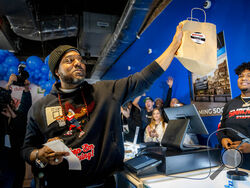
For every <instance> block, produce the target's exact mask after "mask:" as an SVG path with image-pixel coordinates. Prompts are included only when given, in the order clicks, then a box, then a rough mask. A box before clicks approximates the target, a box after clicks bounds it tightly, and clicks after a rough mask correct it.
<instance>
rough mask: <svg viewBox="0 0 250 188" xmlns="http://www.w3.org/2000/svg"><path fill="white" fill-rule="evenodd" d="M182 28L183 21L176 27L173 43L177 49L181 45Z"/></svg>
mask: <svg viewBox="0 0 250 188" xmlns="http://www.w3.org/2000/svg"><path fill="white" fill-rule="evenodd" d="M182 28H183V23H179V25H178V26H177V27H176V32H175V35H174V38H173V41H172V44H173V45H174V46H176V47H177V50H178V48H179V47H180V45H181V41H182V36H183V31H182Z"/></svg>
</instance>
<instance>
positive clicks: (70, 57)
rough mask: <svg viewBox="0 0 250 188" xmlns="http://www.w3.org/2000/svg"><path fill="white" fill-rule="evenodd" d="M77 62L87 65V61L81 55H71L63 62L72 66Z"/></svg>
mask: <svg viewBox="0 0 250 188" xmlns="http://www.w3.org/2000/svg"><path fill="white" fill-rule="evenodd" d="M75 60H77V61H78V62H80V63H82V64H85V63H86V61H85V60H84V59H83V58H82V56H80V55H69V56H67V57H65V58H64V59H63V60H62V61H63V63H66V64H71V63H73V62H74V61H75Z"/></svg>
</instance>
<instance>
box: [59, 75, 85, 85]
mask: <svg viewBox="0 0 250 188" xmlns="http://www.w3.org/2000/svg"><path fill="white" fill-rule="evenodd" d="M60 78H61V79H62V81H63V82H65V83H67V84H69V85H80V84H81V83H82V82H83V81H84V77H82V78H72V77H71V76H65V75H63V74H60Z"/></svg>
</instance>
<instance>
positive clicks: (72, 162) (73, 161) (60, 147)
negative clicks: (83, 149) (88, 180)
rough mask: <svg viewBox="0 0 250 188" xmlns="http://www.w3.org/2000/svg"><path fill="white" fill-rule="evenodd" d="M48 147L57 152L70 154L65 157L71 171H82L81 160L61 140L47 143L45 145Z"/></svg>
mask: <svg viewBox="0 0 250 188" xmlns="http://www.w3.org/2000/svg"><path fill="white" fill-rule="evenodd" d="M44 145H45V146H48V147H49V148H50V149H52V150H53V151H55V152H63V151H65V152H69V156H65V157H64V158H65V159H66V160H67V161H68V163H69V170H81V169H82V166H81V162H80V160H79V159H78V158H77V157H76V156H75V155H74V154H73V153H72V152H71V150H70V149H69V148H68V147H67V146H66V145H65V144H64V143H63V142H62V141H60V140H53V141H51V142H47V143H45V144H44Z"/></svg>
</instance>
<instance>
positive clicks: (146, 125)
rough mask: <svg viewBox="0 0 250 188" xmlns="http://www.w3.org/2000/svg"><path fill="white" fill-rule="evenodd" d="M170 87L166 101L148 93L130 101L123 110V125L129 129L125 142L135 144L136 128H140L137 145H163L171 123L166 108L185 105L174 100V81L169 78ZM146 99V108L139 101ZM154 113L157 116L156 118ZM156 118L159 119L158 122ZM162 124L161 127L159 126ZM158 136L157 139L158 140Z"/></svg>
mask: <svg viewBox="0 0 250 188" xmlns="http://www.w3.org/2000/svg"><path fill="white" fill-rule="evenodd" d="M166 83H167V85H168V92H167V97H166V99H165V100H163V99H162V98H159V97H158V98H156V99H155V100H153V99H152V98H151V97H150V96H146V93H143V94H142V95H139V96H137V97H135V99H134V100H133V101H128V102H127V103H125V105H123V106H122V108H121V114H122V124H123V125H125V126H126V127H127V128H126V129H125V131H124V140H125V141H130V142H133V140H134V138H135V136H136V135H135V133H136V131H135V130H136V127H138V128H139V133H138V137H137V138H138V139H137V143H143V142H156V143H161V140H162V137H163V134H164V131H165V129H166V127H167V123H168V121H169V119H168V117H167V115H166V113H165V112H164V108H170V107H179V106H183V105H184V104H183V103H181V102H179V100H178V99H177V98H172V86H173V83H174V79H173V78H172V77H168V79H167V81H166ZM142 97H145V98H144V100H143V102H144V106H140V105H139V101H140V99H141V98H142ZM154 113H156V114H157V115H155V117H154ZM156 118H159V119H157V120H156ZM158 124H161V126H158ZM156 127H158V128H156ZM156 136H157V138H156Z"/></svg>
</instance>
